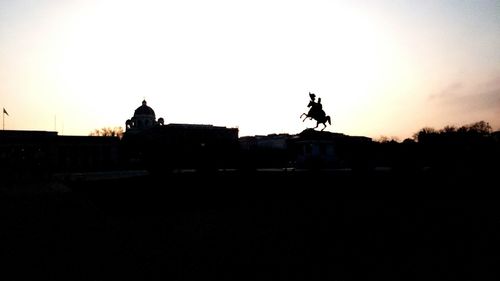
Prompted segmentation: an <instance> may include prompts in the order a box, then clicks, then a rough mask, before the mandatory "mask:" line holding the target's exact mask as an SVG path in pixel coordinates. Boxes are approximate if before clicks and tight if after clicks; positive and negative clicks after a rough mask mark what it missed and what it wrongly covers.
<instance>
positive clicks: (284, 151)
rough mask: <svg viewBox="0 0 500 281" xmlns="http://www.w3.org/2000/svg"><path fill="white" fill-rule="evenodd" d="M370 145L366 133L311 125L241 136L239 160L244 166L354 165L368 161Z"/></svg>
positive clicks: (355, 166)
mask: <svg viewBox="0 0 500 281" xmlns="http://www.w3.org/2000/svg"><path fill="white" fill-rule="evenodd" d="M371 145H372V140H371V139H370V138H367V137H354V136H347V135H344V134H338V133H331V132H320V131H315V130H312V129H308V130H304V131H303V132H301V133H300V134H297V135H289V134H279V135H277V134H270V135H267V136H253V137H242V138H240V147H241V157H242V163H244V167H246V168H250V167H253V168H285V167H294V168H305V169H310V168H313V169H324V168H357V167H359V166H362V165H368V163H367V160H368V159H369V158H370V157H371V149H372V147H371ZM245 165H246V166H245Z"/></svg>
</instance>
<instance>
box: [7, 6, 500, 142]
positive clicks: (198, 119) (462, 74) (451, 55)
mask: <svg viewBox="0 0 500 281" xmlns="http://www.w3.org/2000/svg"><path fill="white" fill-rule="evenodd" d="M309 92H313V93H315V94H316V95H317V96H318V97H321V99H322V103H323V108H324V109H325V111H326V113H327V114H328V115H330V116H331V117H332V121H333V124H332V126H331V127H328V128H327V131H332V132H339V133H344V134H349V135H363V136H368V137H372V138H378V137H380V136H381V135H384V136H389V137H392V136H395V137H399V138H400V139H404V138H407V137H411V135H412V134H413V133H415V132H416V131H418V130H419V129H420V128H422V127H425V126H430V127H435V128H442V127H443V126H445V125H464V124H469V123H472V122H475V121H481V120H484V121H487V122H489V123H490V124H491V125H492V127H493V129H494V130H498V129H499V128H500V1H492V0H491V1H486V0H477V1H473V0H469V1H461V0H455V1H446V0H421V1H410V0H408V1H396V0H393V1H389V0H388V1H375V0H366V1H347V0H346V1H334V0H325V1H319V0H304V1H294V0H280V1H278V0H265V1H264V0H252V1H239V0H210V1H205V0H182V1H149V0H137V1H132V0H131V1H126V0H119V1H118V0H117V1H111V0H81V1H78V0H12V1H5V0H3V1H1V0H0V106H1V107H4V108H5V109H6V110H7V112H8V113H9V116H5V126H6V129H9V130H54V127H55V129H56V130H57V131H59V134H65V135H88V134H89V133H90V132H91V131H92V130H93V129H96V128H102V127H114V126H122V127H124V123H125V121H126V120H127V119H129V118H131V117H132V115H133V112H134V110H135V109H136V108H137V107H138V106H140V105H141V102H142V100H143V98H146V100H147V102H148V105H149V106H151V107H152V108H153V109H154V110H155V112H156V117H157V118H158V117H163V118H164V119H165V123H193V124H213V125H218V126H227V127H238V128H239V129H240V136H246V135H257V134H270V133H291V134H294V133H298V132H300V131H302V130H303V129H305V128H307V127H314V126H315V122H313V121H306V122H304V123H303V122H302V121H301V120H300V119H299V116H300V114H301V113H303V112H307V107H306V106H307V104H308V102H309V96H308V93H309ZM54 117H56V118H54ZM54 123H55V124H54Z"/></svg>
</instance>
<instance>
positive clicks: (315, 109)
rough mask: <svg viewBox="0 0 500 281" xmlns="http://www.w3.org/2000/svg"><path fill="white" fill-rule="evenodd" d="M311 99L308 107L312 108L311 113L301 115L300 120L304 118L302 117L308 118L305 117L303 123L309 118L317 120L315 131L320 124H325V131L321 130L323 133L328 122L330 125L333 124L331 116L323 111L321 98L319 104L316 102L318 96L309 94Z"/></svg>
mask: <svg viewBox="0 0 500 281" xmlns="http://www.w3.org/2000/svg"><path fill="white" fill-rule="evenodd" d="M309 98H310V99H311V100H310V101H309V104H308V105H307V107H310V109H309V112H308V113H307V114H306V113H302V115H300V118H302V116H304V115H305V116H306V117H304V119H303V120H302V122H304V121H305V120H306V119H307V118H309V119H311V120H312V119H314V120H316V122H317V123H316V127H314V129H316V128H318V126H319V124H323V126H324V127H323V129H321V131H323V130H324V129H325V128H326V122H328V124H330V125H331V124H332V122H331V119H330V116H327V115H326V113H325V111H324V110H323V105H322V104H321V98H318V102H316V101H315V100H316V95H315V94H313V93H311V92H309Z"/></svg>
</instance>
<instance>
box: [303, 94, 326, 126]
mask: <svg viewBox="0 0 500 281" xmlns="http://www.w3.org/2000/svg"><path fill="white" fill-rule="evenodd" d="M309 97H310V98H311V102H310V103H309V105H308V107H311V109H309V113H307V115H308V116H309V117H312V118H314V119H316V120H317V119H319V118H321V117H325V115H326V114H325V111H323V105H322V104H321V98H318V102H316V101H315V100H316V95H315V94H312V93H311V92H309Z"/></svg>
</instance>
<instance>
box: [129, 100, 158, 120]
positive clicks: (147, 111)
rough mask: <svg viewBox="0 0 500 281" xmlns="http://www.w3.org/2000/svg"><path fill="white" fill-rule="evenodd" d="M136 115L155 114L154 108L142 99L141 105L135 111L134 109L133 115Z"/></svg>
mask: <svg viewBox="0 0 500 281" xmlns="http://www.w3.org/2000/svg"><path fill="white" fill-rule="evenodd" d="M137 115H152V116H155V112H154V110H153V109H152V108H151V107H149V106H148V105H147V103H146V101H145V100H143V101H142V105H141V106H139V107H138V108H137V109H136V110H135V111H134V116H137Z"/></svg>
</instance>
